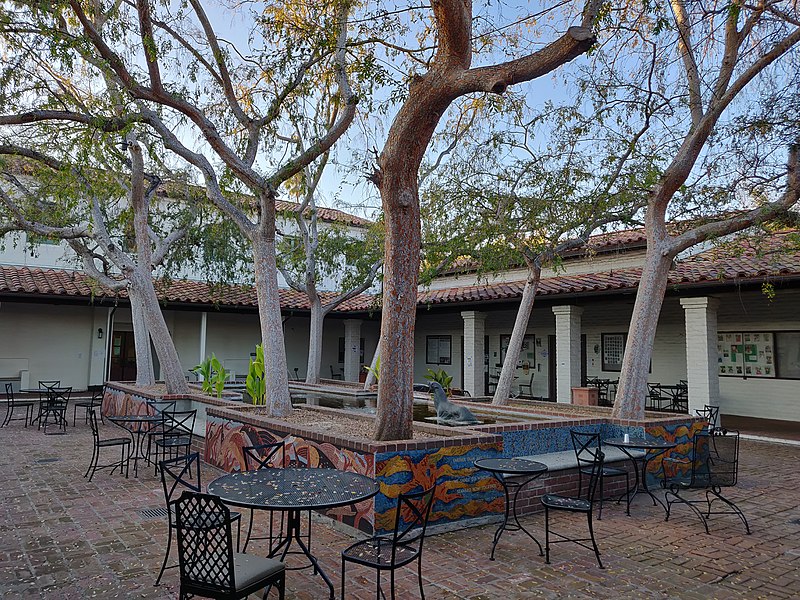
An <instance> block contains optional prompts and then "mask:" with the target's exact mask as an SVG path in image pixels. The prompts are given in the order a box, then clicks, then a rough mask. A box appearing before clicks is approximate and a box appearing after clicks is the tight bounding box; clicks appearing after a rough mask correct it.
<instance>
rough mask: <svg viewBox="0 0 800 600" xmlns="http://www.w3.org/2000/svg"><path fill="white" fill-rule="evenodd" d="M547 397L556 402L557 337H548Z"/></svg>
mask: <svg viewBox="0 0 800 600" xmlns="http://www.w3.org/2000/svg"><path fill="white" fill-rule="evenodd" d="M547 396H548V400H550V402H555V401H556V336H554V335H548V336H547Z"/></svg>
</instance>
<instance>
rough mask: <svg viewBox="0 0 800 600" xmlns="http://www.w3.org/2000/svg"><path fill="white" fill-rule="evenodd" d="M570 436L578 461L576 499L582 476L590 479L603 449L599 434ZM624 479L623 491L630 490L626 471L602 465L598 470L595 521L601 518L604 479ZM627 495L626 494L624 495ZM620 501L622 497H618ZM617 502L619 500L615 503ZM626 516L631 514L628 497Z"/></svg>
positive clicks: (578, 432)
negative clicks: (597, 454) (597, 508)
mask: <svg viewBox="0 0 800 600" xmlns="http://www.w3.org/2000/svg"><path fill="white" fill-rule="evenodd" d="M570 435H571V436H572V448H573V450H575V458H576V459H577V461H578V497H579V498H580V497H582V496H583V493H582V492H583V476H584V475H588V476H589V477H590V478H591V476H592V472H593V469H594V460H595V454H596V452H597V450H598V449H599V450H601V451H602V449H603V444H602V442H601V441H600V434H599V433H585V432H582V431H570ZM614 477H624V478H625V489H626V490H628V489H630V487H631V485H630V475H629V474H628V470H627V469H623V468H619V467H607V466H605V465H603V467H602V469H601V470H600V483H599V485H600V501H599V503H598V504H599V505H600V510H599V511H598V513H597V519H598V520H600V519H602V518H603V498H604V494H603V480H604V479H606V478H614ZM626 495H627V494H626ZM620 499H622V496H620ZM617 502H619V500H618V501H617ZM625 513H626V514H631V500H630V496H628V498H627V506H626V510H625Z"/></svg>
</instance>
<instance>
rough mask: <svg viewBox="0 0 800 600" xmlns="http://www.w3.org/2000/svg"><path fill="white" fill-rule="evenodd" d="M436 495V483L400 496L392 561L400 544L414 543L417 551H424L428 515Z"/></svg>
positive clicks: (406, 545)
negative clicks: (425, 488) (423, 544)
mask: <svg viewBox="0 0 800 600" xmlns="http://www.w3.org/2000/svg"><path fill="white" fill-rule="evenodd" d="M435 496H436V484H434V485H432V486H431V487H429V488H428V489H427V490H421V491H419V492H410V493H407V494H400V496H398V498H397V513H396V514H395V517H394V533H393V534H392V563H394V562H395V558H396V553H397V547H398V545H399V544H403V546H405V547H408V546H412V545H413V546H414V547H415V548H416V551H417V552H422V543H423V541H424V539H425V530H426V529H427V528H428V517H429V516H430V514H431V507H432V506H433V499H434V498H435Z"/></svg>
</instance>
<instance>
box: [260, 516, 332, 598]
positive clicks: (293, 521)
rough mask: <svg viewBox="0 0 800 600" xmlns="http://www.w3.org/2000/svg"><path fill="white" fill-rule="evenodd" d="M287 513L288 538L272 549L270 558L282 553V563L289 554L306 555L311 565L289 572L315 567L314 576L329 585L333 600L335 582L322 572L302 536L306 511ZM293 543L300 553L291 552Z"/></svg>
mask: <svg viewBox="0 0 800 600" xmlns="http://www.w3.org/2000/svg"><path fill="white" fill-rule="evenodd" d="M286 512H287V513H288V514H287V518H286V521H287V523H286V536H285V537H284V538H283V539H281V541H280V542H279V543H278V545H277V546H275V547H274V548H273V549H272V551H271V552H270V554H269V556H270V558H274V557H275V556H277V555H278V554H279V553H280V561H281V562H283V561H284V559H285V558H286V555H287V554H304V555H305V556H306V558H307V559H308V561H309V563H310V564H308V565H304V566H302V567H291V568H287V570H290V571H297V570H300V569H307V568H309V567H313V569H314V575H319V576H320V577H322V579H323V581H324V582H325V583H326V584H327V585H328V589H329V590H330V592H331V593H330V598H331V600H333V598H334V592H333V582H332V581H331V580H330V578H329V577H328V575H327V574H326V573H325V571H323V570H322V567H320V565H319V562H318V561H317V558H316V557H315V556H314V555H313V554H311V550H310V549H309V547H308V546H306V544H305V542H303V538H302V536H301V535H300V520H301V519H300V515H301V514H302V513H303V512H304V511H301V510H297V509H290V510H288V511H286ZM292 541H294V542H296V543H297V545H298V546H300V551H299V552H298V551H296V550H295V551H290V550H289V548H291V546H292ZM281 548H283V551H281Z"/></svg>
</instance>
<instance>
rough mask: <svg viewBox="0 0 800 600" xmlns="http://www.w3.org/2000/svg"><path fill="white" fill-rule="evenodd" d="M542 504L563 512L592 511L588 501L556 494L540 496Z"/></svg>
mask: <svg viewBox="0 0 800 600" xmlns="http://www.w3.org/2000/svg"><path fill="white" fill-rule="evenodd" d="M542 504H544V505H545V506H551V507H553V508H563V509H565V510H575V511H582V512H589V511H590V510H591V509H592V504H591V502H589V501H588V500H583V499H582V498H570V497H568V496H559V495H558V494H545V495H544V496H542Z"/></svg>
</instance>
